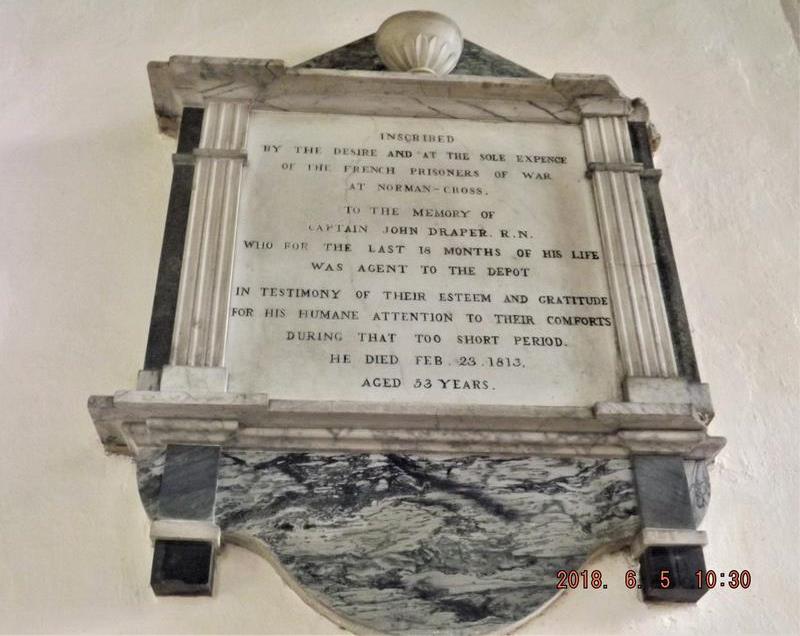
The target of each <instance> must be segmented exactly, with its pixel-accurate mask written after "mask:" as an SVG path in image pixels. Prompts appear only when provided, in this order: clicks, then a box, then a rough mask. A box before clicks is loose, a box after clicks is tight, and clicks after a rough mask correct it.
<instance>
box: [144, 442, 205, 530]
mask: <svg viewBox="0 0 800 636" xmlns="http://www.w3.org/2000/svg"><path fill="white" fill-rule="evenodd" d="M219 453H220V449H219V447H218V446H185V445H180V444H176V445H170V446H168V447H167V456H166V461H165V465H164V475H163V478H162V479H161V488H160V490H159V494H158V517H159V518H161V519H193V520H207V521H212V520H213V519H214V502H215V500H216V494H217V469H218V466H219Z"/></svg>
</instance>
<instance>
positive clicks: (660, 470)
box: [633, 455, 695, 529]
mask: <svg viewBox="0 0 800 636" xmlns="http://www.w3.org/2000/svg"><path fill="white" fill-rule="evenodd" d="M633 475H634V479H635V480H636V494H637V497H638V500H639V516H640V517H641V519H642V525H643V526H644V527H650V528H681V529H694V527H695V525H694V511H693V508H692V500H691V498H690V496H689V486H688V484H687V483H686V471H685V469H684V467H683V459H682V458H680V457H678V456H673V455H638V456H635V457H634V458H633Z"/></svg>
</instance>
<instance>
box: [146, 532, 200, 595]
mask: <svg viewBox="0 0 800 636" xmlns="http://www.w3.org/2000/svg"><path fill="white" fill-rule="evenodd" d="M213 582H214V546H213V545H212V544H211V543H209V542H208V541H174V540H169V541H167V540H161V539H158V540H156V542H155V548H154V550H153V568H152V570H151V573H150V586H151V587H152V588H153V592H155V594H156V596H176V595H183V596H210V595H211V588H212V585H213Z"/></svg>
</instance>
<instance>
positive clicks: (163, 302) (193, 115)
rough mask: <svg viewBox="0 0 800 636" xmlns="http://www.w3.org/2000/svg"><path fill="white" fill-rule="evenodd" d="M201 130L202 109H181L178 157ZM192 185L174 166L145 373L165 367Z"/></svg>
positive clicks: (182, 168) (185, 171)
mask: <svg viewBox="0 0 800 636" xmlns="http://www.w3.org/2000/svg"><path fill="white" fill-rule="evenodd" d="M202 126H203V109H202V108H184V109H183V116H182V117H181V129H180V134H179V136H178V152H179V153H191V152H192V150H194V149H195V148H197V146H198V145H200V132H201V130H202ZM193 181H194V166H193V165H177V166H175V167H174V168H173V172H172V187H171V189H170V193H169V204H168V206H167V219H166V222H165V224H164V238H163V240H162V243H161V258H160V260H159V264H158V278H157V279H156V291H155V295H154V297H153V311H152V314H151V317H150V331H149V333H148V336H147V349H146V351H145V357H144V368H145V369H161V367H162V366H164V365H165V364H168V363H169V354H170V349H171V348H172V330H173V326H174V323H175V307H176V305H177V302H178V286H179V285H180V279H181V265H182V263H183V245H184V241H185V239H186V225H187V223H188V219H189V205H190V203H191V199H192V183H193Z"/></svg>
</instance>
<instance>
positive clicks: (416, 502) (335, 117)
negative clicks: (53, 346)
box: [89, 12, 724, 634]
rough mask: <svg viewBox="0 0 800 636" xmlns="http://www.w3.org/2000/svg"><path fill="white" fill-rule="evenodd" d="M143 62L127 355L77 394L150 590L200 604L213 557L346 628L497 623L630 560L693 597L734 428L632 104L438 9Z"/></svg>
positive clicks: (660, 593)
mask: <svg viewBox="0 0 800 636" xmlns="http://www.w3.org/2000/svg"><path fill="white" fill-rule="evenodd" d="M384 65H385V66H384ZM387 66H388V67H389V68H390V69H391V71H389V70H386V67H387ZM148 70H149V73H150V81H151V87H152V91H153V99H154V104H155V111H156V116H157V119H158V123H159V127H160V129H161V130H162V131H163V132H165V133H167V134H171V135H173V136H176V137H177V138H178V145H177V152H176V153H175V155H174V156H173V166H174V167H173V181H172V189H171V193H170V200H169V204H168V210H167V218H166V224H165V230H164V240H163V246H162V254H161V261H160V265H159V272H158V280H157V282H156V292H155V299H154V302H153V312H152V319H151V324H150V331H149V337H148V342H147V347H146V351H145V362H144V366H143V369H142V370H141V371H140V372H139V376H138V383H137V386H136V388H135V389H126V390H120V391H117V392H116V393H115V394H114V395H106V396H93V397H92V398H90V401H89V410H90V412H91V414H92V417H93V420H94V424H95V427H96V429H97V432H98V434H99V436H100V439H101V440H102V442H103V444H104V445H105V447H106V449H107V450H108V451H109V452H114V453H121V454H126V455H129V456H132V457H133V458H134V459H135V461H136V464H137V471H138V479H139V492H140V494H141V497H142V502H143V504H144V506H145V509H146V510H147V512H148V514H149V515H150V517H151V519H152V524H151V538H152V540H153V543H154V551H153V554H154V557H153V565H152V576H151V586H152V588H153V590H154V592H155V593H156V594H160V595H166V594H210V593H211V592H212V590H213V573H214V556H215V554H216V551H217V550H218V549H220V548H221V547H222V546H223V545H224V544H225V543H237V544H239V545H243V546H245V547H247V548H249V549H251V550H254V551H255V552H257V553H259V554H262V555H264V556H266V557H267V558H268V559H269V560H270V562H271V563H273V564H274V565H275V567H277V568H279V570H280V572H281V574H282V575H283V577H284V579H285V580H286V581H287V582H288V583H289V584H290V585H292V586H293V587H294V589H295V590H296V591H297V592H298V593H299V594H300V596H301V597H302V598H303V599H304V600H306V601H307V602H308V603H309V604H311V605H312V606H313V607H314V608H315V609H317V610H318V611H320V612H322V613H323V614H325V615H326V616H328V617H329V618H330V619H331V620H333V621H335V622H336V623H337V624H339V625H341V626H342V627H345V628H347V629H350V630H353V631H356V632H359V633H361V632H369V633H375V632H384V633H404V632H409V633H430V632H435V631H445V632H447V633H464V634H473V633H485V632H489V631H497V630H503V631H506V632H507V631H508V630H510V629H512V628H513V627H514V626H515V625H517V624H519V623H520V622H521V621H523V620H525V619H526V618H527V617H529V616H530V615H531V614H532V613H533V612H535V611H537V610H538V609H539V608H541V607H543V606H545V605H546V604H547V603H548V602H549V601H550V600H551V599H552V598H553V596H554V595H556V594H558V593H560V591H561V590H562V589H564V582H563V581H560V579H559V576H561V577H562V578H563V577H565V576H566V574H565V573H567V572H573V571H574V572H577V571H579V570H581V571H583V572H584V573H585V576H586V577H587V581H588V577H589V571H588V570H586V567H587V566H586V563H587V559H590V558H591V557H592V556H593V555H596V554H599V553H601V552H603V551H605V550H609V549H614V548H620V547H626V546H627V547H629V549H630V550H631V553H632V555H633V556H634V557H635V558H636V559H637V560H638V562H639V567H638V568H636V569H631V570H630V571H629V572H628V573H626V581H628V582H630V581H633V585H632V586H629V587H632V591H631V593H632V594H633V593H635V590H636V589H641V590H642V593H643V597H644V599H645V600H647V601H652V600H669V601H683V602H686V601H689V602H693V601H696V600H698V599H699V598H700V597H701V596H702V595H703V594H704V593H705V591H706V589H705V588H704V587H702V586H701V585H700V584H698V581H701V580H704V579H703V575H704V572H705V562H704V557H703V550H702V546H703V545H704V544H705V542H706V534H705V532H703V531H701V530H698V529H697V528H698V525H699V524H700V522H701V521H702V519H703V515H704V512H705V510H706V507H707V505H708V498H709V484H708V472H707V464H708V463H710V462H711V461H712V460H713V458H714V456H715V455H716V454H717V453H718V452H719V450H720V449H721V448H722V446H723V445H724V439H722V438H720V437H715V436H712V435H709V433H708V430H707V428H708V425H709V423H710V421H711V419H712V417H713V408H712V406H711V400H710V397H709V392H708V387H707V386H706V385H705V384H703V383H702V382H701V381H700V374H699V371H698V368H697V364H696V361H695V356H694V349H693V347H692V342H691V336H690V331H689V326H688V320H687V317H686V312H685V309H684V305H683V300H682V297H681V291H680V283H679V281H678V276H677V268H676V266H675V262H674V258H673V254H672V248H671V244H670V238H669V232H668V229H667V223H666V215H665V213H664V208H663V205H662V201H661V197H660V194H659V186H658V182H659V179H660V177H661V172H660V171H659V170H658V169H656V168H655V166H654V163H653V156H652V152H653V146H654V144H653V140H654V139H655V134H654V129H653V127H652V124H651V123H650V121H649V115H648V111H647V107H646V105H645V104H644V102H643V101H642V100H640V99H630V98H628V97H627V96H625V95H624V94H623V93H622V92H621V91H620V90H619V88H618V87H617V86H616V84H614V82H613V81H612V80H611V79H610V78H608V77H606V76H602V75H564V74H560V75H555V76H554V77H552V78H549V79H548V78H544V77H541V76H539V75H537V74H536V73H533V72H531V71H528V70H527V69H524V68H522V67H520V66H518V65H516V64H514V63H513V62H510V61H508V60H505V59H503V58H501V57H499V56H497V55H495V54H493V53H491V52H489V51H486V50H485V49H482V48H481V47H479V46H477V45H475V44H473V43H471V42H469V41H466V40H463V39H462V37H461V33H460V31H459V30H458V27H457V26H456V25H455V24H454V23H453V22H452V21H451V20H449V19H448V18H446V17H444V16H441V15H438V14H433V13H430V12H411V13H405V14H398V15H397V16H394V17H392V18H390V19H389V20H387V21H386V22H385V23H384V25H383V26H382V27H381V28H380V29H379V31H378V33H377V34H376V35H370V36H367V37H365V38H363V39H361V40H359V41H357V42H353V43H352V44H350V45H347V46H345V47H342V48H340V49H337V50H335V51H332V52H329V53H326V54H323V55H321V56H319V57H317V58H314V59H313V60H310V61H309V62H306V63H304V64H301V65H300V66H298V67H295V68H286V67H285V66H284V65H283V63H282V62H280V61H278V60H251V59H239V58H236V59H226V58H210V57H185V56H176V57H173V58H171V59H170V60H169V61H168V62H151V64H150V65H149V67H148ZM451 70H452V74H450V75H447V73H448V72H450V71H451ZM405 71H412V72H405ZM559 573H561V574H559ZM665 573H666V574H665ZM698 573H699V574H698ZM591 575H592V581H593V582H595V583H598V584H602V582H603V581H602V575H603V573H602V572H600V571H599V570H597V574H595V573H594V572H592V573H591ZM576 576H579V577H580V576H581V575H580V574H576ZM598 576H599V577H600V578H599V579H598V578H597V577H598ZM559 583H562V585H561V586H559ZM619 583H621V582H619ZM567 587H569V585H567Z"/></svg>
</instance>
